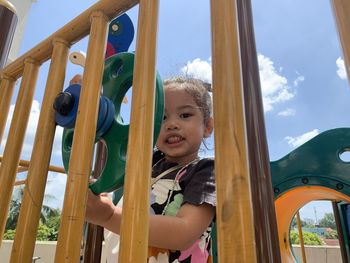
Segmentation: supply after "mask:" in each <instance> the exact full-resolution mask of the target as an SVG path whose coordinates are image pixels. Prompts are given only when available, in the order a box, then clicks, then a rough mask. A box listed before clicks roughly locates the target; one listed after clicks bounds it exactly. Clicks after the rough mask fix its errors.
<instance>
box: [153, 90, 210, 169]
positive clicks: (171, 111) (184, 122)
mask: <svg viewBox="0 0 350 263" xmlns="http://www.w3.org/2000/svg"><path fill="white" fill-rule="evenodd" d="M164 95H165V112H164V120H163V124H162V127H161V131H160V134H159V137H158V140H157V147H158V149H159V150H160V151H162V152H163V153H164V154H165V157H166V159H167V160H168V161H172V162H176V163H186V162H189V161H192V160H193V159H195V158H196V157H197V156H198V150H199V147H200V145H201V142H202V139H203V138H205V137H208V136H209V135H210V134H211V131H212V125H211V124H208V125H205V124H204V119H203V113H202V112H201V111H200V109H199V108H198V106H197V104H196V103H195V101H194V100H193V98H192V96H191V95H190V94H188V93H187V92H186V91H185V90H183V89H176V88H165V90H164ZM210 123H211V122H210Z"/></svg>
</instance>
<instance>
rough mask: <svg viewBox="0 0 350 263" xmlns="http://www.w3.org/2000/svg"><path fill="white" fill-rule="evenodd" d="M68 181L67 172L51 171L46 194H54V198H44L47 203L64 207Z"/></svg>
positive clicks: (56, 206)
mask: <svg viewBox="0 0 350 263" xmlns="http://www.w3.org/2000/svg"><path fill="white" fill-rule="evenodd" d="M66 182H67V175H66V174H61V173H54V172H49V175H48V183H47V184H46V189H45V194H48V195H50V196H53V197H54V198H53V199H47V200H44V202H45V204H46V205H49V206H51V207H54V208H60V209H62V206H63V199H64V192H65V187H66Z"/></svg>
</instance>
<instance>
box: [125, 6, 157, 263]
mask: <svg viewBox="0 0 350 263" xmlns="http://www.w3.org/2000/svg"><path fill="white" fill-rule="evenodd" d="M158 9H159V1H158V0H152V1H149V0H141V1H140V6H139V17H138V32H137V41H136V54H135V70H134V79H133V94H132V108H131V115H130V130H129V142H128V152H127V163H126V178H125V188H124V189H125V191H124V203H123V216H122V224H121V245H120V255H119V262H123V263H124V262H132V263H139V262H140V263H142V262H146V261H147V253H148V246H147V245H148V228H149V218H148V216H149V203H150V201H149V191H150V189H149V180H150V174H151V163H152V150H153V149H152V148H153V147H152V142H153V120H154V101H155V78H156V73H155V72H156V40H157V22H158ZM135 164H137V165H135ZM136 178H137V180H135V179H136Z"/></svg>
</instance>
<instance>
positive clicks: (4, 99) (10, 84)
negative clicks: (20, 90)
mask: <svg viewBox="0 0 350 263" xmlns="http://www.w3.org/2000/svg"><path fill="white" fill-rule="evenodd" d="M15 83H16V80H15V79H13V78H10V77H8V76H6V75H3V76H1V83H0V112H1V114H0V142H1V140H2V135H3V134H4V130H5V126H6V121H7V115H8V113H9V110H10V105H11V98H12V94H13V88H14V87H15Z"/></svg>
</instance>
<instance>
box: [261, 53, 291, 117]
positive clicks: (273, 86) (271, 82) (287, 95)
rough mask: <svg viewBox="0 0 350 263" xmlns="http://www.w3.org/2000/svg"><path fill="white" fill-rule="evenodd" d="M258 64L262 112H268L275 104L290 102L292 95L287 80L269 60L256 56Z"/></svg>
mask: <svg viewBox="0 0 350 263" xmlns="http://www.w3.org/2000/svg"><path fill="white" fill-rule="evenodd" d="M258 62H259V73H260V82H261V90H262V95H263V103H264V111H265V112H268V111H271V110H272V109H273V106H274V105H275V104H277V103H283V102H286V101H288V100H291V99H292V98H293V97H294V93H293V91H291V89H290V87H289V86H288V81H287V79H286V78H285V77H283V76H281V75H280V74H279V72H277V71H276V69H275V67H274V65H273V62H272V60H271V59H270V58H268V57H265V56H264V55H262V54H258Z"/></svg>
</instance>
